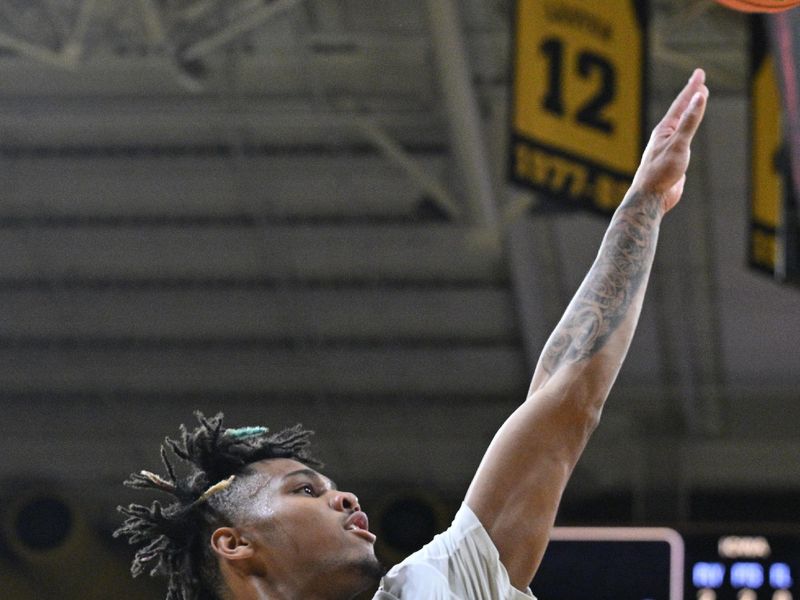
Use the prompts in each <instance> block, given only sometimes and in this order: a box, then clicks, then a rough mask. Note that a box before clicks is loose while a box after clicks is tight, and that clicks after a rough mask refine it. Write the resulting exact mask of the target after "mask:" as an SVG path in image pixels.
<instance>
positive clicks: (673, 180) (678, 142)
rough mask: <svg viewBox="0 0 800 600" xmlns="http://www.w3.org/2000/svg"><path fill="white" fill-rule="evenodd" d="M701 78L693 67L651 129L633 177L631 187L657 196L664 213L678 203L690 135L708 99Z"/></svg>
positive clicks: (700, 118) (686, 163)
mask: <svg viewBox="0 0 800 600" xmlns="http://www.w3.org/2000/svg"><path fill="white" fill-rule="evenodd" d="M705 79H706V74H705V73H704V72H703V70H702V69H695V71H694V73H692V76H691V77H690V78H689V82H688V83H687V84H686V86H685V87H684V88H683V90H681V92H680V94H678V96H677V97H676V98H675V100H674V101H673V102H672V105H671V106H670V107H669V110H668V111H667V113H666V114H665V115H664V118H663V119H661V122H660V123H659V124H658V125H656V127H655V129H653V133H652V134H651V135H650V141H649V142H648V144H647V147H646V148H645V150H644V154H643V155H642V161H641V163H640V164H639V169H638V170H637V171H636V176H635V177H634V178H633V185H632V186H631V189H632V190H637V191H641V192H644V193H647V194H655V195H656V196H658V197H659V198H660V200H661V207H662V209H663V212H665V213H666V212H667V211H669V210H670V209H671V208H672V207H674V206H675V205H676V204H677V203H678V201H679V200H680V199H681V194H683V184H684V182H685V181H686V169H687V167H688V166H689V157H690V155H691V143H692V138H693V137H694V134H695V132H696V131H697V128H698V127H699V126H700V122H701V121H702V120H703V114H704V113H705V109H706V100H707V99H708V88H707V87H706V85H705Z"/></svg>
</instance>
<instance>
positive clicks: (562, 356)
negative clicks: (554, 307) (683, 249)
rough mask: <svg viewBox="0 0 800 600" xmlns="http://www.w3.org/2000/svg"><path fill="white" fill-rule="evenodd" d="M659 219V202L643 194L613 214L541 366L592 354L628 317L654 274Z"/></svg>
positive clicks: (553, 366)
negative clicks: (598, 250) (652, 268)
mask: <svg viewBox="0 0 800 600" xmlns="http://www.w3.org/2000/svg"><path fill="white" fill-rule="evenodd" d="M659 223H660V212H659V208H658V206H657V203H656V202H655V201H654V199H653V198H652V197H647V196H644V195H642V194H633V195H632V196H630V197H629V198H627V199H626V200H625V202H624V203H623V204H622V205H621V206H620V208H619V209H618V210H617V212H616V213H615V214H614V217H613V219H612V221H611V224H610V225H609V228H608V231H607V232H606V235H605V237H604V239H603V243H602V245H601V247H600V252H599V254H598V256H597V259H596V260H595V262H594V264H593V265H592V268H591V269H590V271H589V273H588V274H587V275H586V278H585V279H584V281H583V283H582V284H581V286H580V288H579V289H578V291H577V293H576V294H575V297H574V298H573V299H572V302H570V304H569V306H568V307H567V310H566V312H565V313H564V316H563V317H562V319H561V321H560V322H559V324H558V325H557V326H556V329H555V330H554V331H553V334H552V335H551V336H550V339H549V340H548V341H547V344H546V345H545V348H544V351H543V353H542V359H541V363H540V364H541V366H542V367H543V368H544V369H545V371H546V372H547V373H549V374H552V373H553V372H554V371H555V370H556V369H558V367H560V366H562V365H564V364H569V363H575V362H578V361H581V360H584V359H587V358H589V357H591V356H592V355H594V354H595V353H596V352H597V351H599V350H600V349H601V348H602V347H603V346H604V345H605V343H606V342H607V341H608V339H609V337H610V336H611V335H612V334H613V333H614V332H615V331H617V329H618V328H619V327H620V325H621V324H622V323H623V322H624V321H625V318H626V316H627V315H628V311H629V309H630V307H631V304H632V303H633V302H635V299H636V297H637V292H638V291H639V290H640V288H641V287H642V284H643V282H645V281H646V280H647V276H648V274H649V272H650V267H651V265H652V263H653V256H654V255H655V247H656V241H657V238H658V228H659ZM642 292H643V290H642Z"/></svg>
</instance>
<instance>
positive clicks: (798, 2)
mask: <svg viewBox="0 0 800 600" xmlns="http://www.w3.org/2000/svg"><path fill="white" fill-rule="evenodd" d="M717 2H719V3H720V4H722V5H723V6H727V7H728V8H732V9H733V10H738V11H740V12H749V13H775V12H781V11H782V10H789V9H790V8H794V7H795V6H800V0H717Z"/></svg>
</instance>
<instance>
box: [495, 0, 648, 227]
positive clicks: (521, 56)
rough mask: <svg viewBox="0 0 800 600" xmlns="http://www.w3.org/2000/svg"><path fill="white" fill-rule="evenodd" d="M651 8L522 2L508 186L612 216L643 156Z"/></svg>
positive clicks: (565, 0)
mask: <svg viewBox="0 0 800 600" xmlns="http://www.w3.org/2000/svg"><path fill="white" fill-rule="evenodd" d="M644 24H645V18H644V2H641V1H640V0H604V2H602V3H600V2H596V1H594V0H517V11H516V23H515V56H514V80H513V88H514V89H513V110H512V124H511V126H512V135H511V148H510V157H511V160H510V165H511V179H512V180H513V181H516V182H519V183H522V184H524V185H527V186H529V187H531V188H533V189H536V190H538V191H541V192H544V193H545V194H546V195H547V196H550V197H553V198H556V199H559V200H561V201H562V202H563V203H566V204H568V205H571V206H579V207H584V208H591V209H594V210H599V211H602V212H610V211H612V210H613V209H614V208H616V206H617V205H618V204H619V201H620V200H621V199H622V195H623V194H624V193H625V190H626V189H627V187H628V186H629V185H630V181H631V179H632V178H633V174H634V172H635V170H636V166H637V165H638V162H639V157H640V155H641V151H642V148H643V131H644V106H645V103H644V88H645V82H644V73H645V69H644V65H645V43H644V42H645V26H644Z"/></svg>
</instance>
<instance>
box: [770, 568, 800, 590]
mask: <svg viewBox="0 0 800 600" xmlns="http://www.w3.org/2000/svg"><path fill="white" fill-rule="evenodd" d="M769 584H770V585H771V586H772V587H773V588H775V589H776V590H785V589H786V588H790V587H792V585H793V584H794V581H793V580H792V570H791V568H790V567H789V565H787V564H786V563H775V564H773V565H771V566H770V568H769Z"/></svg>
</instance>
